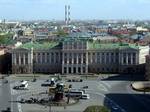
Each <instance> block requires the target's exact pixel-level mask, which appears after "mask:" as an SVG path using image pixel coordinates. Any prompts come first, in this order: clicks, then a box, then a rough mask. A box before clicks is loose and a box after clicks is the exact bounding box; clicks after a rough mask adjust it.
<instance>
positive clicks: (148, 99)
mask: <svg viewBox="0 0 150 112" xmlns="http://www.w3.org/2000/svg"><path fill="white" fill-rule="evenodd" d="M130 83H131V82H128V81H127V82H122V83H120V84H117V85H115V86H112V88H111V89H110V92H109V93H108V94H106V97H108V98H110V99H112V100H113V101H114V102H116V103H117V104H119V106H121V107H122V108H123V109H125V110H126V112H150V106H149V104H150V96H149V95H150V94H149V95H145V94H143V93H140V92H139V93H138V92H135V91H133V90H132V89H131V88H130Z"/></svg>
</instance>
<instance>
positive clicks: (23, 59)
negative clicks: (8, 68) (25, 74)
mask: <svg viewBox="0 0 150 112" xmlns="http://www.w3.org/2000/svg"><path fill="white" fill-rule="evenodd" d="M25 61H26V60H25V54H23V64H24V65H25V64H26V62H25Z"/></svg>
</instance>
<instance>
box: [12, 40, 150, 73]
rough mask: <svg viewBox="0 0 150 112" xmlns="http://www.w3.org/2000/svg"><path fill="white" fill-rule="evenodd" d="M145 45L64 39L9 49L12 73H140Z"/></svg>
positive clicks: (147, 49)
mask: <svg viewBox="0 0 150 112" xmlns="http://www.w3.org/2000/svg"><path fill="white" fill-rule="evenodd" d="M148 54H149V46H138V45H134V44H124V43H106V44H103V43H100V42H96V41H88V40H84V39H66V40H64V41H61V42H50V43H47V44H46V45H45V44H38V43H36V45H35V43H27V44H26V45H23V46H21V47H19V48H16V49H14V50H12V73H14V74H15V73H61V74H88V73H141V72H143V70H144V67H143V64H144V63H145V56H146V55H148Z"/></svg>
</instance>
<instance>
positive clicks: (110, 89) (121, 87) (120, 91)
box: [0, 78, 150, 112]
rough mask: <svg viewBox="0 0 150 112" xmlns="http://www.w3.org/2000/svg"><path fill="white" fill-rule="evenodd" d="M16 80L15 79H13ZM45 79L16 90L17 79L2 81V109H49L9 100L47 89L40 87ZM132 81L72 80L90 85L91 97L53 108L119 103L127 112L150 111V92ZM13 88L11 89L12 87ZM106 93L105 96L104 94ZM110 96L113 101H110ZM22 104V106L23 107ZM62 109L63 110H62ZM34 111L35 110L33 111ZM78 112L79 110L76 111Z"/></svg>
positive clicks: (16, 110)
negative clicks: (138, 88) (141, 90)
mask: <svg viewBox="0 0 150 112" xmlns="http://www.w3.org/2000/svg"><path fill="white" fill-rule="evenodd" d="M13 80H14V79H13ZM42 82H43V80H38V81H37V82H35V83H33V82H29V91H15V90H13V89H12V87H13V86H14V85H15V83H16V82H15V81H13V82H11V84H9V83H8V84H3V85H2V83H1V82H0V110H2V109H6V108H7V107H12V108H13V112H21V111H19V108H22V112H28V111H26V109H29V108H31V107H32V108H31V110H32V109H35V110H36V111H35V112H42V111H38V108H42V109H43V110H45V111H48V108H45V107H39V106H38V105H24V104H23V105H20V104H19V105H18V103H15V102H14V103H12V104H11V103H10V102H9V101H11V100H13V101H16V100H17V98H18V97H19V96H22V95H26V94H27V93H28V92H31V91H35V92H40V91H42V90H43V91H45V90H46V89H47V88H45V89H43V88H40V85H41V83H42ZM131 82H132V81H127V78H126V80H120V79H117V80H115V78H113V80H112V79H111V80H109V79H108V80H103V81H101V80H89V81H83V82H82V83H78V82H72V83H71V84H73V88H80V87H82V86H86V85H88V86H89V89H88V90H87V93H89V94H90V96H91V99H90V100H87V101H83V102H82V101H81V102H80V103H79V104H77V105H74V106H70V107H67V109H66V110H64V108H63V107H62V108H55V107H52V109H54V110H57V111H59V112H62V111H64V112H67V111H68V112H69V111H70V112H73V111H75V110H76V109H77V110H78V111H80V110H83V109H84V108H85V107H86V106H88V105H94V104H98V105H103V104H104V105H107V106H108V107H110V108H111V107H113V106H114V105H115V106H116V105H117V108H118V106H119V108H121V109H123V110H125V111H126V112H150V106H149V104H150V94H148V95H144V94H143V93H139V92H135V91H133V90H132V89H131V88H130V86H129V85H130V83H131ZM10 88H11V89H10ZM103 95H105V96H106V97H105V96H103ZM108 98H109V99H110V100H111V101H112V102H113V103H112V102H110V101H109V100H108ZM21 106H22V107H21ZM61 110H62V111H61ZM33 112H34V111H33ZM76 112H77V111H76ZM113 112H121V111H113Z"/></svg>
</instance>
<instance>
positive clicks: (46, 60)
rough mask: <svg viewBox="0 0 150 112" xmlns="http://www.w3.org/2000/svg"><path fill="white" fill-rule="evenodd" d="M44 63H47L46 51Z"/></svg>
mask: <svg viewBox="0 0 150 112" xmlns="http://www.w3.org/2000/svg"><path fill="white" fill-rule="evenodd" d="M45 63H47V53H46V52H45Z"/></svg>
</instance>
